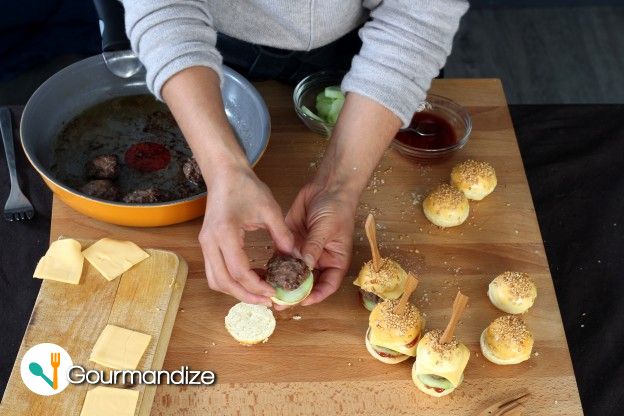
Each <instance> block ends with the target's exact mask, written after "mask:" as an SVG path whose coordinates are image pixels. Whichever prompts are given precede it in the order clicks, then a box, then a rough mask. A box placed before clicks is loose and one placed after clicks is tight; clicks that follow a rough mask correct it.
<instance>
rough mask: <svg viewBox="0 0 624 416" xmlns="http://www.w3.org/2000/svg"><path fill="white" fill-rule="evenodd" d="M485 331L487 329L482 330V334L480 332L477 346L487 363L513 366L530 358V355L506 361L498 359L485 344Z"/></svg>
mask: <svg viewBox="0 0 624 416" xmlns="http://www.w3.org/2000/svg"><path fill="white" fill-rule="evenodd" d="M485 331H487V328H486V329H484V330H483V332H481V338H480V339H479V344H481V353H482V354H483V356H484V357H485V358H486V359H487V360H488V361H491V362H493V363H494V364H498V365H513V364H519V363H521V362H523V361H526V360H528V359H529V358H530V357H531V356H530V355H529V356H528V357H523V356H518V357H514V358H508V359H506V360H505V359H501V358H498V357H497V356H496V355H495V354H494V352H492V350H491V349H490V347H488V345H487V342H486V341H485Z"/></svg>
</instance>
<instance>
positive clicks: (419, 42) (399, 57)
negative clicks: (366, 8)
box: [341, 0, 468, 127]
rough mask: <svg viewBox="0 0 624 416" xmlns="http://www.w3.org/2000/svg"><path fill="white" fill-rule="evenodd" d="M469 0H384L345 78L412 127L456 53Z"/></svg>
mask: <svg viewBox="0 0 624 416" xmlns="http://www.w3.org/2000/svg"><path fill="white" fill-rule="evenodd" d="M466 10H468V2H467V1H466V0H421V1H415V0H383V1H381V2H380V3H379V5H378V6H377V7H376V8H374V9H373V10H372V12H371V20H369V21H368V22H367V23H366V24H365V25H364V26H363V27H362V29H360V32H359V35H360V38H361V39H362V49H361V50H360V53H359V54H358V55H356V56H355V57H354V58H353V61H352V63H351V70H350V71H349V72H348V73H347V75H346V76H345V78H344V80H343V81H342V85H341V86H342V89H343V90H344V91H352V92H356V93H358V94H361V95H364V96H366V97H368V98H371V99H373V100H375V101H377V102H378V103H380V104H382V105H383V106H385V107H386V108H388V109H389V110H390V111H392V112H393V113H394V114H396V115H397V116H398V117H399V118H400V119H401V121H402V123H403V126H404V127H405V126H407V125H408V124H409V122H410V120H411V118H412V115H413V114H414V112H415V111H416V110H417V108H418V107H419V106H420V104H421V103H422V101H423V100H424V99H425V97H426V94H427V90H428V89H429V87H430V86H431V80H432V79H433V78H435V77H436V76H437V75H438V73H439V71H440V69H441V68H442V67H443V66H444V63H445V62H446V58H447V57H448V55H449V54H450V52H451V46H452V43H453V36H454V35H455V32H456V31H457V29H458V27H459V20H460V18H461V17H462V15H463V14H464V13H465V12H466Z"/></svg>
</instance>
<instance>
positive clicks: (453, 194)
mask: <svg viewBox="0 0 624 416" xmlns="http://www.w3.org/2000/svg"><path fill="white" fill-rule="evenodd" d="M422 206H423V211H424V213H425V217H427V219H428V220H429V221H431V222H432V223H433V224H434V225H437V226H438V227H445V228H446V227H455V226H457V225H461V224H463V222H464V221H466V219H467V218H468V214H469V213H470V206H469V205H468V198H466V195H464V194H463V192H462V191H460V190H459V189H457V188H455V187H453V186H451V185H449V184H446V183H445V184H442V185H440V186H438V187H437V188H435V189H434V190H433V191H431V192H430V193H429V195H427V197H426V198H425V200H424V201H423V203H422Z"/></svg>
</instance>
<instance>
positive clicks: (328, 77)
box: [293, 71, 345, 137]
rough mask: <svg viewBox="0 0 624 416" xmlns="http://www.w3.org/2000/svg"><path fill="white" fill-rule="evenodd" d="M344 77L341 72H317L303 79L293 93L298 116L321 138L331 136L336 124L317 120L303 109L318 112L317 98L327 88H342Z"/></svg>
mask: <svg viewBox="0 0 624 416" xmlns="http://www.w3.org/2000/svg"><path fill="white" fill-rule="evenodd" d="M344 75H345V73H344V72H341V71H321V72H316V73H314V74H312V75H308V76H307V77H305V78H304V79H302V80H301V82H299V84H297V86H296V87H295V91H294V92H293V102H294V105H295V112H296V113H297V116H299V118H300V119H301V121H303V123H304V124H305V125H306V126H307V127H308V128H309V129H310V130H312V131H313V132H315V133H317V134H320V135H321V136H325V137H329V136H331V133H332V130H333V129H334V126H335V123H327V122H325V121H320V120H316V119H314V118H312V117H310V116H309V115H307V114H306V113H304V112H303V109H302V107H303V106H306V107H307V108H309V109H310V110H311V111H313V112H316V96H317V95H318V94H319V93H320V92H321V91H323V90H324V89H325V88H326V87H330V86H332V85H338V86H340V83H341V82H342V78H343V77H344Z"/></svg>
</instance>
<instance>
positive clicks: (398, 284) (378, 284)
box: [353, 258, 407, 311]
mask: <svg viewBox="0 0 624 416" xmlns="http://www.w3.org/2000/svg"><path fill="white" fill-rule="evenodd" d="M406 279H407V272H406V271H405V270H403V268H402V267H401V265H400V264H399V263H397V262H396V261H393V260H390V259H388V258H382V259H381V266H380V268H379V270H377V271H375V269H374V266H373V261H372V260H371V261H368V262H366V263H364V266H362V270H360V273H359V274H358V276H357V279H355V281H354V282H353V284H354V285H356V286H359V287H360V294H361V296H362V303H363V304H364V307H365V308H366V309H368V310H369V311H372V310H373V308H374V307H375V305H377V304H378V303H379V302H381V301H383V300H386V299H388V300H396V299H398V298H400V297H401V295H402V294H403V288H404V287H405V280H406Z"/></svg>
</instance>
